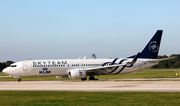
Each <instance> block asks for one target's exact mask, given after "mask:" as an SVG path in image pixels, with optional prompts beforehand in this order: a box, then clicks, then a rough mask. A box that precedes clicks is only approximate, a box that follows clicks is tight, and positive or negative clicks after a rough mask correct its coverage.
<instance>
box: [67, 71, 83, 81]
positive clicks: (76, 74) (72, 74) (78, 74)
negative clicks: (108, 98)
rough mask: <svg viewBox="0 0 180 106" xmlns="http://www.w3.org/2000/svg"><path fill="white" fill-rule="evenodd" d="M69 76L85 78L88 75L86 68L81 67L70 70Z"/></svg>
mask: <svg viewBox="0 0 180 106" xmlns="http://www.w3.org/2000/svg"><path fill="white" fill-rule="evenodd" d="M68 77H69V78H73V79H76V78H85V77H86V71H85V70H80V69H76V70H70V71H69V72H68Z"/></svg>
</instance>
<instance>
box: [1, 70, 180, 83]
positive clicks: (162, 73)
mask: <svg viewBox="0 0 180 106" xmlns="http://www.w3.org/2000/svg"><path fill="white" fill-rule="evenodd" d="M176 73H180V69H145V70H142V71H137V72H133V73H128V74H118V75H100V76H95V77H96V78H97V79H99V80H105V79H132V78H180V76H176V75H175V74H176ZM0 75H1V76H4V75H5V74H3V73H2V72H0ZM21 79H22V80H23V81H52V80H62V81H81V80H80V79H56V77H55V76H46V77H22V78H21ZM0 81H17V79H16V78H11V77H2V78H0Z"/></svg>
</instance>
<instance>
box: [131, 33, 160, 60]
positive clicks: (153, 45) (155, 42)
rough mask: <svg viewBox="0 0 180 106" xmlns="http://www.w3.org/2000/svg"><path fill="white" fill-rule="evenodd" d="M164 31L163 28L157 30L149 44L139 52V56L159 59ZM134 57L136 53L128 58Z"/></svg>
mask: <svg viewBox="0 0 180 106" xmlns="http://www.w3.org/2000/svg"><path fill="white" fill-rule="evenodd" d="M162 33H163V31H162V30H157V32H156V33H155V34H154V36H153V37H152V38H151V40H150V41H149V42H148V44H147V45H146V46H145V48H144V49H143V50H142V52H141V53H140V54H139V57H138V58H148V59H157V56H158V52H159V48H160V43H161V37H162ZM134 57H135V55H134V56H131V57H128V58H134Z"/></svg>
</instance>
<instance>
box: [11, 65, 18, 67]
mask: <svg viewBox="0 0 180 106" xmlns="http://www.w3.org/2000/svg"><path fill="white" fill-rule="evenodd" d="M9 67H17V65H10V66H9Z"/></svg>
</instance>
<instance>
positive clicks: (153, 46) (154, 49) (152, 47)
mask: <svg viewBox="0 0 180 106" xmlns="http://www.w3.org/2000/svg"><path fill="white" fill-rule="evenodd" d="M158 49H159V46H158V44H157V41H152V42H151V43H149V50H151V51H152V52H157V51H158Z"/></svg>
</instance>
